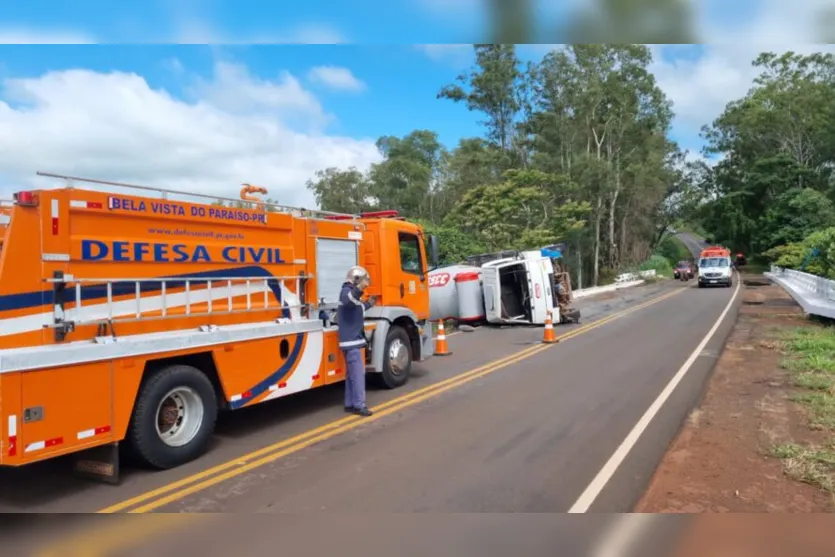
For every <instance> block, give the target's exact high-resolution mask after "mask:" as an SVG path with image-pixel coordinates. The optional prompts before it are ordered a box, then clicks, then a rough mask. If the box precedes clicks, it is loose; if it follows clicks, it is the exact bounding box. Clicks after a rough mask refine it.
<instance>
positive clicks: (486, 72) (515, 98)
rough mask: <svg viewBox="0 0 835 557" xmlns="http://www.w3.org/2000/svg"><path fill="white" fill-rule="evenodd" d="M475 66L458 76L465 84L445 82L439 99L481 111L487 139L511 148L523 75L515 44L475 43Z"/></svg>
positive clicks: (505, 147) (505, 149) (520, 102)
mask: <svg viewBox="0 0 835 557" xmlns="http://www.w3.org/2000/svg"><path fill="white" fill-rule="evenodd" d="M474 47H475V56H476V62H475V68H472V69H471V70H470V71H469V72H468V73H465V74H462V75H460V76H458V79H457V81H458V82H459V83H461V84H462V85H464V87H462V85H458V84H454V85H447V86H446V87H444V88H442V89H441V90H440V92H439V93H438V98H439V99H449V100H451V101H454V102H463V103H464V104H465V105H466V106H467V108H468V109H469V110H477V111H479V112H483V113H484V114H485V115H486V116H487V120H485V121H484V122H483V124H484V125H485V126H486V127H487V139H488V140H490V141H491V142H493V143H494V144H495V145H498V146H499V147H501V149H502V150H503V151H507V150H509V149H510V147H511V145H512V144H513V135H514V130H515V126H516V120H517V117H518V115H519V111H520V109H521V107H522V88H523V79H522V78H523V75H522V72H521V71H520V70H519V59H518V58H517V57H516V47H515V46H514V45H512V44H477V45H474Z"/></svg>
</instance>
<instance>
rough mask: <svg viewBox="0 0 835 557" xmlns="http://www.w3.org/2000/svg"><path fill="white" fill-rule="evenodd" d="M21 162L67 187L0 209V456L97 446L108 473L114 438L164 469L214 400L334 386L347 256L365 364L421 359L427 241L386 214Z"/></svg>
mask: <svg viewBox="0 0 835 557" xmlns="http://www.w3.org/2000/svg"><path fill="white" fill-rule="evenodd" d="M39 174H41V175H42V176H49V177H53V178H59V179H65V180H67V181H68V183H70V184H71V185H70V186H69V187H63V188H59V189H53V190H38V191H22V192H19V193H18V194H16V195H15V199H14V202H13V203H11V204H8V203H7V204H6V205H4V206H3V207H2V210H0V216H2V217H4V219H3V220H0V465H5V466H20V465H23V464H27V463H31V462H35V461H39V460H44V459H48V458H52V457H55V456H59V455H64V454H69V453H77V454H78V455H81V454H92V453H90V450H92V449H101V448H103V447H105V448H107V451H109V452H107V454H108V455H110V456H108V457H106V458H104V457H102V458H101V459H100V458H99V457H96V459H98V460H102V461H103V462H106V463H110V464H108V466H111V467H110V468H107V466H105V469H106V470H110V472H113V470H114V467H113V465H112V464H113V458H115V457H114V456H113V454H114V453H115V448H116V446H117V444H118V443H119V442H122V441H125V442H126V443H127V444H128V445H129V446H130V448H131V450H132V452H133V453H134V454H135V455H136V456H137V457H139V459H140V460H141V461H143V462H144V463H146V464H148V465H150V466H152V467H156V468H170V467H174V466H177V465H180V464H183V463H185V462H188V461H190V460H192V459H194V458H196V457H197V456H199V455H200V454H202V453H203V452H204V451H205V450H206V448H207V446H208V443H209V441H210V438H211V436H212V432H213V429H214V424H215V419H216V416H217V413H218V411H222V410H236V409H239V408H243V407H247V406H251V405H254V404H258V403H260V402H264V401H267V400H272V399H276V398H280V397H284V396H287V395H290V394H293V393H297V392H300V391H305V390H309V389H312V388H316V387H319V386H323V385H328V384H332V383H335V382H339V381H342V380H344V369H345V363H344V357H343V354H342V352H341V351H340V350H339V348H338V341H337V326H336V325H335V324H334V323H333V322H332V314H333V312H334V310H335V309H336V307H337V305H338V295H339V291H340V287H341V285H342V283H343V281H344V280H345V276H346V272H347V271H348V269H349V268H350V267H351V266H353V265H363V266H364V267H365V268H366V269H368V271H369V273H370V275H371V286H370V288H369V289H368V292H367V294H369V295H375V296H377V298H378V303H377V305H376V306H375V307H373V308H372V309H371V310H369V311H368V312H366V315H365V318H366V336H367V339H368V340H369V343H368V348H367V349H366V363H367V369H368V371H369V372H370V373H371V374H373V375H374V376H375V377H377V378H378V379H379V381H380V382H381V383H382V384H383V385H384V386H386V387H388V388H395V387H398V386H401V385H403V384H404V383H406V382H407V381H408V379H409V374H410V372H411V367H412V363H413V362H415V361H421V360H425V359H426V358H428V357H430V356H431V355H432V354H433V343H432V336H431V334H432V333H431V331H432V328H431V326H429V323H428V318H429V292H428V283H427V273H428V272H429V270H431V268H432V267H433V266H437V259H438V249H437V242H436V240H435V238H434V237H431V236H427V235H425V234H424V232H423V230H422V228H421V227H420V226H418V225H417V224H414V223H410V222H407V221H405V220H403V219H402V218H399V217H398V216H397V215H396V213H392V212H385V213H368V214H365V215H342V214H336V213H328V212H324V211H310V210H305V209H299V208H293V207H285V206H281V205H276V204H270V203H264V202H261V201H254V200H253V198H252V197H249V195H250V194H251V193H253V191H261V190H262V189H260V188H255V189H253V188H254V187H252V186H248V185H246V187H245V188H244V189H245V190H246V192H244V191H242V193H241V197H242V199H238V200H236V199H222V200H220V201H218V198H217V197H214V196H209V195H197V196H195V194H192V193H187V192H178V191H174V190H162V189H156V188H149V187H145V186H135V185H131V184H123V183H118V182H105V181H100V180H91V179H84V178H75V177H68V176H60V175H55V174H44V173H39ZM79 182H82V183H85V184H88V185H89V186H90V189H77V188H76V187H74V184H76V183H79ZM95 186H104V188H105V189H106V190H107V191H96V190H94V189H92V188H93V187H95ZM85 187H87V186H86V185H85ZM125 189H128V190H130V194H127V195H126V194H121V193H114V190H115V191H124V190H125ZM263 191H265V190H263ZM263 191H261V192H262V193H263ZM149 193H150V194H149ZM143 194H144V195H143ZM245 195H246V197H245ZM195 197H197V198H203V199H204V200H205V201H204V202H203V203H200V202H193V201H192V202H190V201H185V200H184V199H187V198H192V199H193V198H195ZM218 203H220V204H218ZM3 221H5V222H3ZM91 458H92V457H91ZM96 459H94V460H96ZM78 462H79V463H81V464H79V466H80V467H81V465H82V464H83V463H84V462H87V463H88V465H89V462H90V460H83V459H82V458H79V460H78ZM116 462H118V461H116ZM88 468H90V466H88ZM96 469H97V470H98V469H101V466H99V467H98V468H96ZM115 470H118V465H115ZM81 471H82V472H83V471H84V470H81ZM102 475H106V473H102Z"/></svg>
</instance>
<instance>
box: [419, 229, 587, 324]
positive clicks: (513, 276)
mask: <svg viewBox="0 0 835 557" xmlns="http://www.w3.org/2000/svg"><path fill="white" fill-rule="evenodd" d="M561 257H562V254H561V250H559V249H557V248H555V247H553V246H551V247H548V248H542V249H541V250H532V251H521V252H519V251H504V252H498V253H493V254H485V255H477V256H473V257H470V258H468V261H467V263H469V265H453V266H449V267H441V268H438V269H435V270H434V271H432V272H431V273H429V302H430V319H433V320H439V319H453V320H456V321H459V322H465V323H474V322H483V321H486V322H488V323H494V324H513V323H518V324H531V325H542V324H544V323H545V319H546V317H547V316H548V315H549V314H550V315H551V318H552V319H553V321H554V322H555V323H559V322H570V321H575V322H577V321H579V318H580V314H579V311H577V310H571V309H570V308H567V307H566V304H567V302H568V301H570V295H571V291H570V282H569V284H568V285H566V284H565V282H564V281H562V280H559V279H558V278H557V273H555V265H558V263H557V262H556V260H559V259H561ZM560 289H562V294H561V295H560V293H559V292H558V291H559V290H560ZM561 302H562V305H563V307H562V308H561V307H560V306H561ZM555 310H556V311H555Z"/></svg>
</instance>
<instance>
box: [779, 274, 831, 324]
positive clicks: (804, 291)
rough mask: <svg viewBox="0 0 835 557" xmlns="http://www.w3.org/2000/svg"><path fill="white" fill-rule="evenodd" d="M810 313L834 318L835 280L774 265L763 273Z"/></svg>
mask: <svg viewBox="0 0 835 557" xmlns="http://www.w3.org/2000/svg"><path fill="white" fill-rule="evenodd" d="M765 276H766V277H768V278H770V279H771V280H772V281H774V282H775V283H776V284H778V285H780V286H781V287H782V288H783V289H784V290H785V291H786V292H788V294H789V295H790V296H791V297H792V298H794V299H795V301H796V302H797V303H798V304H800V306H801V307H802V308H803V311H805V312H806V313H808V314H810V315H820V316H822V317H828V318H830V319H835V281H833V280H829V279H826V278H823V277H819V276H816V275H812V274H810V273H804V272H802V271H795V270H793V269H784V268H783V267H778V266H776V265H772V266H771V271H770V272H768V273H765Z"/></svg>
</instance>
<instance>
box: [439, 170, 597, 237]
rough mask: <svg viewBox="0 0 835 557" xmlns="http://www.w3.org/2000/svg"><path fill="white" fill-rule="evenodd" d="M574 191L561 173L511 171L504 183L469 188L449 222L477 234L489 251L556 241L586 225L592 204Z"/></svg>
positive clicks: (450, 215)
mask: <svg viewBox="0 0 835 557" xmlns="http://www.w3.org/2000/svg"><path fill="white" fill-rule="evenodd" d="M572 191H573V185H572V184H569V183H567V182H566V181H565V179H564V177H562V176H559V175H553V174H550V175H549V174H545V173H544V172H539V171H532V170H531V171H525V170H510V171H508V172H507V174H506V179H505V181H503V182H501V183H499V184H493V185H486V186H479V187H476V188H473V189H472V190H470V191H469V192H468V193H467V194H466V195H464V197H463V198H462V199H461V201H460V202H459V203H458V204H457V205H456V206H455V208H454V209H453V211H452V212H451V213H450V214H449V215H448V216H447V218H446V220H445V221H444V224H446V225H447V226H450V227H455V228H458V229H460V230H463V231H464V232H466V233H468V234H470V235H472V236H473V237H475V238H477V239H478V241H479V242H480V243H482V244H483V245H485V246H486V247H487V249H488V250H500V249H529V248H534V247H539V246H543V245H546V244H551V243H554V242H556V241H558V240H562V239H564V238H565V237H566V236H567V235H568V234H570V233H572V232H574V231H576V230H578V229H581V228H582V227H583V226H584V225H585V221H584V217H585V215H586V214H587V213H588V212H589V210H590V207H589V205H588V203H584V202H576V201H572V200H570V199H569V198H568V197H569V196H570V193H571V192H572Z"/></svg>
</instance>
